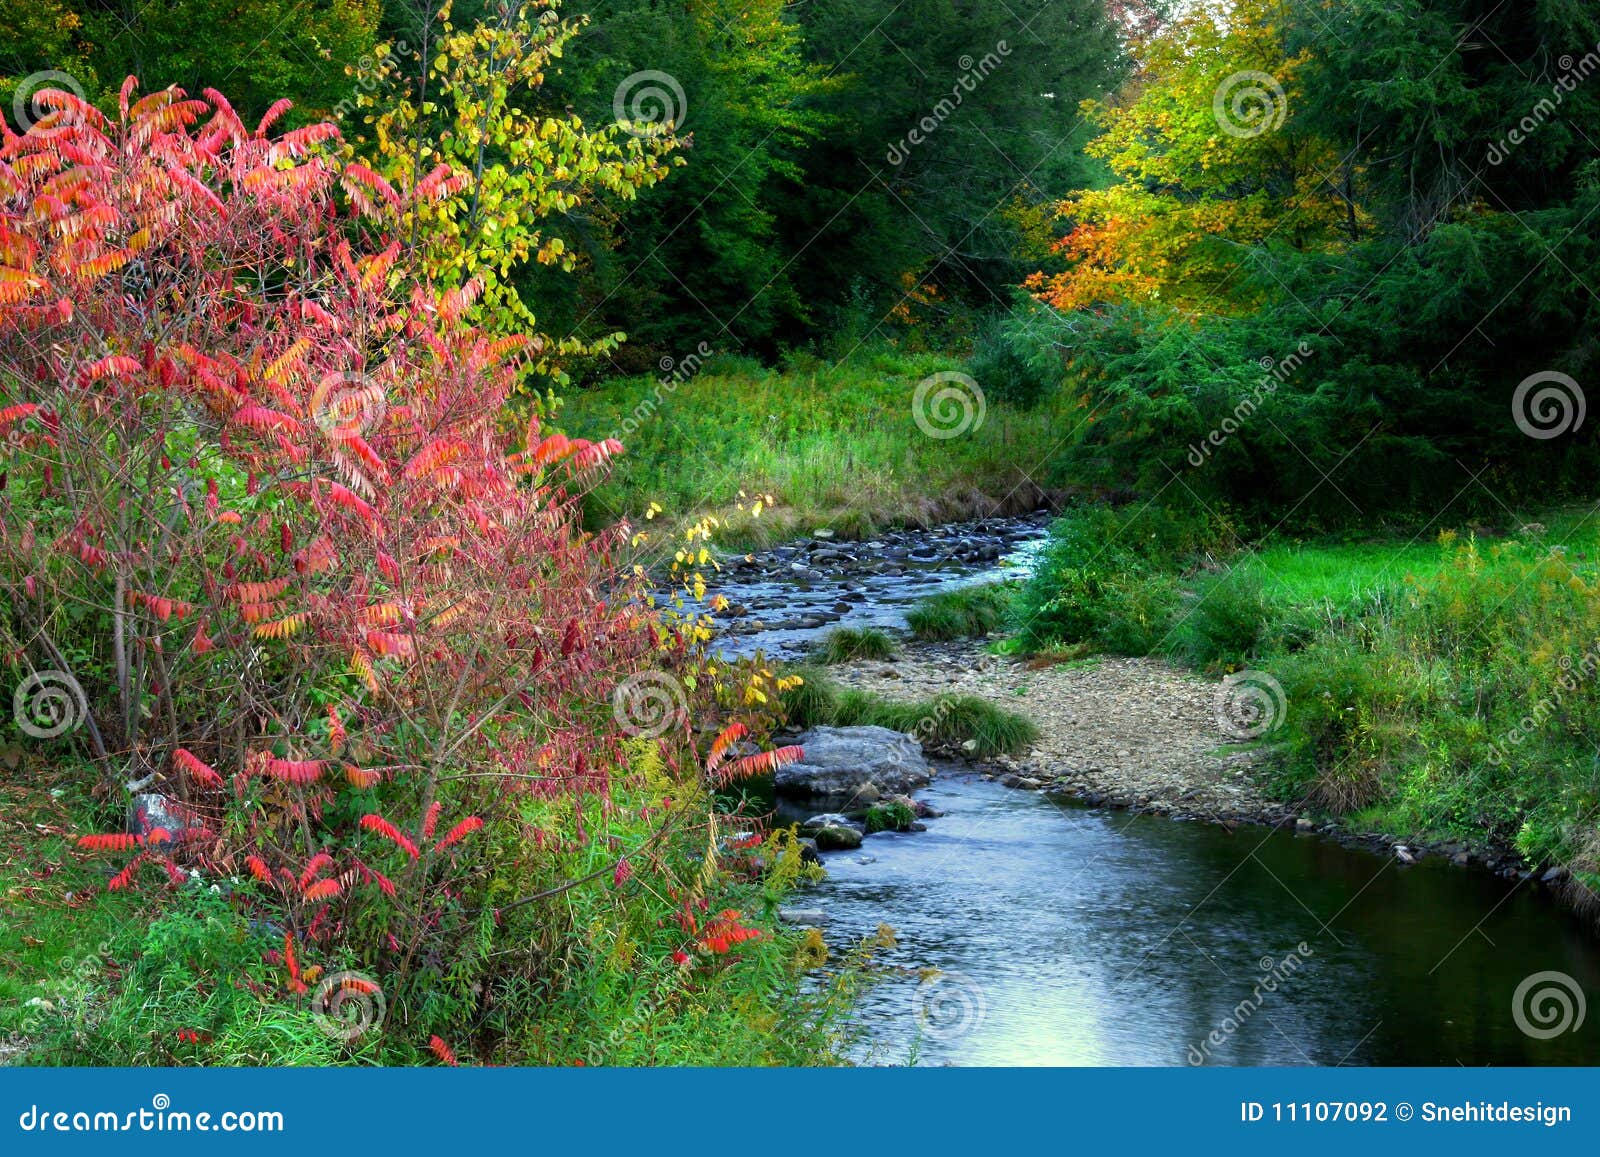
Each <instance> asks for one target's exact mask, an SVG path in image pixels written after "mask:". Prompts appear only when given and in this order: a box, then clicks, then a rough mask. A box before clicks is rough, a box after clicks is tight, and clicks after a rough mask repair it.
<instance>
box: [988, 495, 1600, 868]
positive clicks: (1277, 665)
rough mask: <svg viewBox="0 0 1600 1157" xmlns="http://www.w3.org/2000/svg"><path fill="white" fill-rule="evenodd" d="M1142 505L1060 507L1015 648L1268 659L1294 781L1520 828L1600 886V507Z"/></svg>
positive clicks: (1481, 825)
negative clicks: (1332, 516)
mask: <svg viewBox="0 0 1600 1157" xmlns="http://www.w3.org/2000/svg"><path fill="white" fill-rule="evenodd" d="M1140 519H1141V516H1140V515H1139V514H1137V513H1135V512H1133V511H1131V510H1130V511H1127V512H1107V511H1090V512H1084V513H1082V514H1081V515H1075V516H1074V517H1072V518H1070V519H1064V520H1063V523H1064V525H1062V526H1060V527H1059V528H1058V529H1057V530H1056V531H1054V532H1053V540H1052V543H1051V545H1050V547H1049V548H1047V551H1046V553H1045V557H1044V565H1042V566H1041V567H1040V568H1039V569H1038V570H1036V572H1035V574H1034V576H1033V578H1032V579H1031V580H1030V582H1029V584H1028V586H1027V588H1026V589H1025V591H1024V596H1023V600H1022V601H1023V602H1024V604H1025V605H1024V608H1023V610H1024V611H1026V610H1027V609H1029V608H1032V609H1033V610H1034V611H1036V612H1037V615H1036V619H1035V622H1034V623H1033V625H1032V627H1031V629H1030V630H1029V631H1028V632H1026V633H1024V635H1023V636H1021V637H1019V639H1018V640H1017V641H1016V642H1015V643H1014V644H1012V646H1013V649H1023V648H1045V649H1049V650H1052V651H1054V652H1055V653H1057V654H1061V653H1067V652H1070V651H1071V650H1072V649H1073V648H1083V649H1096V650H1100V651H1103V652H1107V653H1122V654H1136V655H1137V654H1159V655H1164V656H1168V657H1171V658H1175V659H1178V660H1181V661H1185V662H1187V663H1189V664H1191V665H1193V666H1195V667H1198V668H1202V669H1206V670H1209V671H1212V672H1216V673H1222V672H1232V671H1238V670H1242V669H1246V668H1248V669H1252V670H1253V671H1254V672H1256V673H1258V677H1257V678H1255V679H1254V680H1253V681H1254V682H1256V683H1258V684H1259V683H1261V681H1262V680H1261V678H1260V677H1259V676H1261V675H1264V676H1266V677H1270V679H1271V680H1274V681H1276V682H1277V683H1278V684H1279V685H1280V686H1281V689H1282V692H1283V694H1282V699H1281V703H1282V706H1281V709H1280V710H1281V714H1280V716H1279V719H1278V725H1277V727H1276V728H1275V729H1274V730H1273V731H1271V732H1270V733H1269V734H1268V736H1267V737H1266V738H1267V741H1268V742H1269V743H1270V745H1271V747H1272V749H1273V752H1274V754H1275V756H1276V759H1275V762H1274V767H1275V772H1274V774H1275V775H1276V777H1277V778H1276V784H1275V787H1276V790H1277V792H1278V794H1279V795H1280V797H1281V798H1284V799H1287V800H1294V801H1305V803H1306V804H1308V805H1309V806H1312V807H1316V808H1320V809H1322V810H1324V811H1326V812H1328V813H1330V814H1333V815H1339V816H1345V817H1348V820H1349V822H1351V823H1352V824H1354V825H1356V826H1357V827H1358V828H1360V829H1363V830H1382V831H1386V832H1390V833H1394V834H1396V835H1408V836H1411V837H1414V838H1420V839H1429V838H1451V839H1460V838H1465V839H1467V840H1469V841H1472V842H1475V843H1478V844H1480V845H1483V844H1492V845H1501V846H1504V845H1510V846H1514V847H1515V848H1516V849H1517V850H1518V851H1519V852H1520V853H1521V854H1522V855H1523V856H1524V857H1526V858H1527V859H1528V860H1529V861H1531V862H1532V863H1534V864H1550V863H1560V864H1564V865H1566V866H1568V867H1569V868H1571V870H1572V872H1573V873H1574V875H1575V876H1576V877H1578V878H1579V879H1580V880H1581V881H1582V882H1583V883H1584V884H1586V885H1587V886H1588V887H1590V888H1600V828H1596V826H1595V823H1594V818H1593V817H1594V816H1595V815H1596V814H1597V813H1600V761H1597V760H1596V758H1595V755H1594V748H1593V742H1592V738H1591V737H1592V736H1593V735H1595V734H1600V642H1597V637H1596V626H1595V624H1596V623H1600V565H1597V561H1600V514H1597V513H1596V512H1595V509H1594V508H1593V507H1580V508H1571V509H1564V510H1558V511H1553V512H1549V513H1547V514H1543V515H1539V516H1537V517H1536V518H1534V519H1530V520H1527V521H1526V522H1524V521H1522V520H1515V519H1510V518H1508V519H1507V520H1506V524H1505V525H1503V526H1498V527H1474V526H1467V527H1459V528H1452V529H1447V530H1445V531H1443V532H1442V533H1421V534H1419V533H1406V532H1399V533H1395V534H1392V535H1390V536H1388V537H1384V538H1380V537H1376V536H1374V537H1369V538H1367V539H1363V540H1360V541H1350V540H1330V541H1320V542H1270V543H1267V544H1266V545H1264V546H1261V547H1258V548H1242V547H1240V546H1238V544H1237V541H1236V540H1235V539H1233V538H1231V537H1229V536H1227V535H1221V534H1217V535H1212V536H1209V537H1208V536H1206V535H1204V534H1196V533H1191V531H1193V530H1194V529H1195V527H1196V526H1197V525H1198V524H1197V523H1194V522H1193V521H1192V520H1191V521H1186V516H1183V515H1177V514H1173V513H1171V512H1166V513H1162V514H1159V515H1158V516H1157V517H1156V518H1155V519H1152V520H1151V521H1150V523H1149V525H1154V526H1156V527H1158V528H1159V533H1157V534H1146V533H1144V531H1145V530H1146V529H1147V524H1146V523H1145V522H1142V521H1141V520H1140ZM1185 527H1188V529H1187V530H1185ZM1178 531H1183V533H1176V532H1178ZM1175 544H1176V545H1177V546H1179V547H1181V548H1182V549H1173V547H1174V545H1175ZM1020 613H1021V612H1019V614H1020Z"/></svg>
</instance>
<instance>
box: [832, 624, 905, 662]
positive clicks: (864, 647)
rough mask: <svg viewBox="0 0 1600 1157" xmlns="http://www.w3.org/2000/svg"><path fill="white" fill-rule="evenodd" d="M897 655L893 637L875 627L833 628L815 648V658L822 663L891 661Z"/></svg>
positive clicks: (897, 651) (897, 649)
mask: <svg viewBox="0 0 1600 1157" xmlns="http://www.w3.org/2000/svg"><path fill="white" fill-rule="evenodd" d="M898 653H899V648H898V647H897V646H896V645H895V641H894V636H892V635H890V634H889V632H887V631H883V630H880V629H878V628H877V627H835V628H834V629H833V630H831V631H829V632H828V633H827V634H826V635H824V636H823V637H822V639H821V640H820V641H819V642H818V644H817V648H816V655H817V658H818V660H820V661H821V662H823V663H849V662H851V661H853V660H856V659H877V660H883V659H892V658H894V657H895V655H896V654H898Z"/></svg>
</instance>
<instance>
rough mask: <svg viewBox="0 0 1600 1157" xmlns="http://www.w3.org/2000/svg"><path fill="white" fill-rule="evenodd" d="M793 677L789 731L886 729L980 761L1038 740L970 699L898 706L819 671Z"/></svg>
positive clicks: (1026, 725)
mask: <svg viewBox="0 0 1600 1157" xmlns="http://www.w3.org/2000/svg"><path fill="white" fill-rule="evenodd" d="M793 673H794V674H798V675H800V676H801V678H802V679H804V683H802V684H801V685H800V686H799V687H796V688H794V689H792V690H790V691H788V692H787V693H785V695H784V697H783V708H784V711H785V714H786V716H787V718H788V721H789V723H790V724H791V725H792V726H795V727H802V728H804V727H887V728H889V729H890V730H891V731H903V732H905V733H906V734H907V735H911V736H914V737H916V738H917V739H918V740H920V741H921V742H923V743H927V744H932V745H935V746H947V747H960V748H963V749H964V750H965V751H966V752H967V753H968V754H970V755H974V756H977V757H978V758H980V759H985V758H988V757H990V756H994V755H1002V754H1015V753H1016V752H1019V751H1022V750H1024V749H1025V748H1027V746H1028V745H1029V744H1030V743H1032V742H1033V741H1034V740H1035V739H1037V738H1038V737H1039V729H1038V728H1037V727H1035V726H1034V725H1033V722H1032V720H1029V719H1027V718H1025V717H1024V716H1021V715H1018V714H1017V713H1016V712H1014V711H1007V710H1005V709H1004V708H1003V707H996V706H995V705H994V704H993V703H990V702H989V701H988V700H987V699H982V698H979V697H978V696H976V695H939V696H935V697H934V698H932V699H923V700H916V701H913V702H899V701H896V700H892V699H885V698H883V697H881V696H878V695H873V694H871V693H869V692H866V691H862V690H859V689H856V688H846V687H841V686H840V685H839V683H838V681H837V680H835V679H834V678H833V677H832V676H831V675H829V674H828V673H827V672H826V671H824V670H822V669H821V668H817V667H810V668H801V669H799V670H797V671H795V672H793ZM968 743H971V744H972V746H971V747H970V748H968V747H966V746H965V745H966V744H968Z"/></svg>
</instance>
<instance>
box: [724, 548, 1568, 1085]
mask: <svg viewBox="0 0 1600 1157" xmlns="http://www.w3.org/2000/svg"><path fill="white" fill-rule="evenodd" d="M1042 531H1043V523H1042V521H1041V520H1038V519H1021V520H993V521H992V522H990V523H986V524H972V525H968V526H965V527H956V528H941V529H937V530H934V531H930V532H916V531H912V532H903V533H899V534H896V535H893V536H886V538H885V540H884V541H879V542H875V543H873V544H870V545H865V546H864V545H862V544H847V543H840V544H832V543H830V542H828V541H827V540H826V539H812V540H809V541H807V542H802V543H799V544H794V545H792V546H790V547H785V548H778V549H777V550H775V551H772V552H768V553H766V554H764V555H761V556H757V557H756V558H755V559H753V560H752V561H751V562H748V563H745V564H743V566H741V567H740V568H737V569H735V570H734V571H733V572H732V573H731V574H730V575H728V576H727V578H726V579H725V581H724V582H723V584H722V585H721V586H720V587H719V592H720V593H722V594H724V595H726V596H727V597H728V598H729V599H730V600H731V601H732V603H733V604H734V606H735V608H736V613H734V614H731V615H728V616H726V620H727V623H728V625H729V627H730V630H729V631H728V633H727V635H726V636H725V642H724V647H725V649H727V650H729V651H732V652H735V653H740V654H748V653H750V652H751V651H752V650H754V649H755V648H756V647H760V648H761V649H763V650H765V651H766V652H767V653H768V654H775V655H778V656H780V657H794V656H795V655H798V654H799V653H801V652H802V651H803V649H804V648H805V646H806V644H807V643H808V642H809V641H811V640H812V639H814V638H815V637H817V636H818V635H820V634H821V633H823V632H825V631H826V630H827V629H828V628H829V627H831V626H833V625H836V624H837V623H838V622H841V621H843V622H846V623H852V624H861V623H872V624H874V625H879V626H885V627H891V628H893V627H903V626H904V612H905V609H906V608H907V607H908V606H909V605H911V603H913V602H914V601H915V600H916V599H917V598H919V597H921V596H922V595H924V594H926V593H929V592H930V591H933V590H939V589H947V588H948V587H950V586H955V585H961V584H965V583H970V582H977V581H990V580H993V579H996V578H1001V577H1007V576H1013V575H1016V574H1019V573H1024V572H1025V571H1026V568H1027V564H1028V560H1029V558H1030V557H1031V553H1032V551H1033V550H1034V549H1035V548H1036V546H1037V543H1038V542H1039V539H1040V535H1041V534H1042ZM819 554H820V555H821V556H822V557H820V558H818V557H817V556H818V555H819ZM918 797H919V798H920V799H922V800H924V801H926V802H927V803H929V804H930V805H932V806H934V807H935V808H937V809H939V810H940V811H942V812H944V813H945V814H944V815H943V816H941V817H939V818H934V819H930V820H928V821H927V830H926V831H923V832H908V833H881V834H878V835H873V836H870V837H869V838H868V839H867V840H866V841H865V842H864V843H863V845H862V846H861V848H859V849H857V850H851V851H838V852H827V853H824V854H823V861H824V865H825V867H826V869H827V879H826V880H825V881H823V882H822V883H820V884H816V885H813V886H810V887H808V888H807V889H805V890H804V891H803V892H802V893H801V894H799V895H797V896H796V897H795V899H794V901H793V903H794V904H795V905H796V906H797V907H802V908H804V909H815V910H820V911H821V912H822V913H824V914H825V923H824V925H823V927H824V931H825V935H826V937H827V940H828V942H829V944H830V946H831V947H832V949H833V950H834V952H836V953H837V952H839V951H841V950H842V949H844V948H846V947H848V946H849V945H850V944H852V943H854V942H855V941H857V940H859V939H860V938H862V937H864V936H867V935H870V934H871V933H872V932H873V931H874V930H875V929H876V928H877V927H878V926H879V925H880V924H888V925H889V926H890V927H892V928H893V929H894V932H895V935H896V938H897V945H896V946H895V947H894V948H893V949H888V950H885V951H882V952H880V953H879V955H878V958H877V963H879V964H880V965H883V966H884V967H885V969H886V977H885V979H883V980H882V981H881V982H880V983H878V984H877V985H876V986H874V987H872V988H871V989H869V990H868V991H867V992H866V993H865V994H864V996H863V997H862V999H861V1000H860V1002H859V1004H858V1006H857V1008H856V1011H855V1023H856V1027H857V1029H858V1030H859V1041H858V1044H857V1045H856V1047H855V1050H854V1053H853V1059H854V1060H856V1061H858V1062H860V1063H866V1064H907V1063H915V1064H934V1065H939V1064H958V1065H1188V1064H1207V1065H1340V1064H1347V1065H1453V1064H1459V1065H1577V1064H1589V1065H1593V1064H1597V1063H1600V937H1597V936H1596V935H1595V934H1594V932H1593V931H1592V929H1591V928H1590V927H1589V926H1587V925H1586V924H1585V922H1584V921H1583V919H1582V918H1580V917H1579V916H1577V915H1575V914H1574V913H1572V912H1571V911H1570V910H1568V909H1567V908H1565V907H1564V906H1562V905H1561V904H1559V903H1558V902H1557V901H1556V900H1555V899H1554V898H1553V897H1552V896H1551V894H1550V893H1549V892H1548V891H1547V890H1545V889H1542V888H1540V887H1539V886H1537V885H1536V884H1534V883H1533V882H1531V881H1519V880H1515V879H1505V878H1501V877H1499V876H1497V875H1494V874H1492V873H1490V872H1488V871H1484V870H1481V869H1477V868H1460V867H1455V866H1452V865H1451V864H1450V863H1448V862H1447V861H1446V860H1444V859H1442V858H1427V859H1424V860H1422V861H1421V862H1420V863H1416V864H1401V863H1400V862H1399V861H1398V860H1396V859H1394V858H1392V857H1389V856H1384V855H1378V854H1374V853H1372V852H1369V851H1366V850H1361V849H1357V848H1351V847H1347V846H1345V845H1343V844H1341V843H1339V842H1337V841H1335V840H1332V839H1330V838H1328V837H1325V836H1322V835H1316V834H1312V833H1309V832H1294V831H1290V830H1273V829H1269V828H1266V827H1262V826H1251V825H1241V826H1239V827H1237V828H1235V829H1233V830H1231V831H1230V830H1227V829H1225V828H1222V827H1219V826H1215V825H1209V824H1204V823H1199V822H1179V821H1175V820H1172V819H1169V818H1165V817H1161V816H1152V815H1135V814H1130V813H1128V812H1122V811H1115V810H1110V809H1094V808H1089V807H1085V806H1082V805H1080V804H1077V803H1075V802H1073V801H1070V800H1067V799H1064V798H1059V797H1053V796H1050V795H1048V794H1038V793H1033V792H1024V791H1014V790H1008V789H1006V788H1004V787H1001V786H1000V785H999V784H997V783H994V782H991V781H988V780H985V779H984V778H982V777H981V776H980V775H977V774H974V773H973V772H972V771H971V770H970V769H968V768H965V767H958V766H951V765H948V764H945V765H942V766H941V768H940V772H939V775H938V777H937V778H936V779H935V780H934V782H933V783H932V785H930V786H929V787H928V788H926V789H925V790H923V791H921V792H919V793H918ZM776 807H777V812H778V818H779V820H780V821H792V820H801V819H804V818H806V817H807V816H808V815H810V814H812V813H813V812H815V811H817V810H819V809H818V808H817V807H816V806H814V804H813V805H810V806H808V805H807V804H804V803H799V802H791V801H787V800H780V801H778V802H777V804H776Z"/></svg>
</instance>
